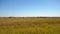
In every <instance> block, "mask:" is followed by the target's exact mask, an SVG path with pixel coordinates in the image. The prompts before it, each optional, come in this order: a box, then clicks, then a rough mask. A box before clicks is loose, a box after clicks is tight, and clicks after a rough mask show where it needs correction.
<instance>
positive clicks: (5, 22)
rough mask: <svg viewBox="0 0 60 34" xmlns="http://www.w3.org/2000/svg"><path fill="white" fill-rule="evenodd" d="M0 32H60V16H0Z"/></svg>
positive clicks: (30, 33)
mask: <svg viewBox="0 0 60 34" xmlns="http://www.w3.org/2000/svg"><path fill="white" fill-rule="evenodd" d="M0 34H60V18H37V17H27V18H3V17H1V18H0Z"/></svg>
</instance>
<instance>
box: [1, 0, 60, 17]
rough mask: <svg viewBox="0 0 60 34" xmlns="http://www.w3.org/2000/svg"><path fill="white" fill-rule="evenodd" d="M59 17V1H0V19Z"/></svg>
mask: <svg viewBox="0 0 60 34" xmlns="http://www.w3.org/2000/svg"><path fill="white" fill-rule="evenodd" d="M9 16H15V17H27V16H28V17H29V16H32V17H34V16H60V0H0V17H9Z"/></svg>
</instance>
